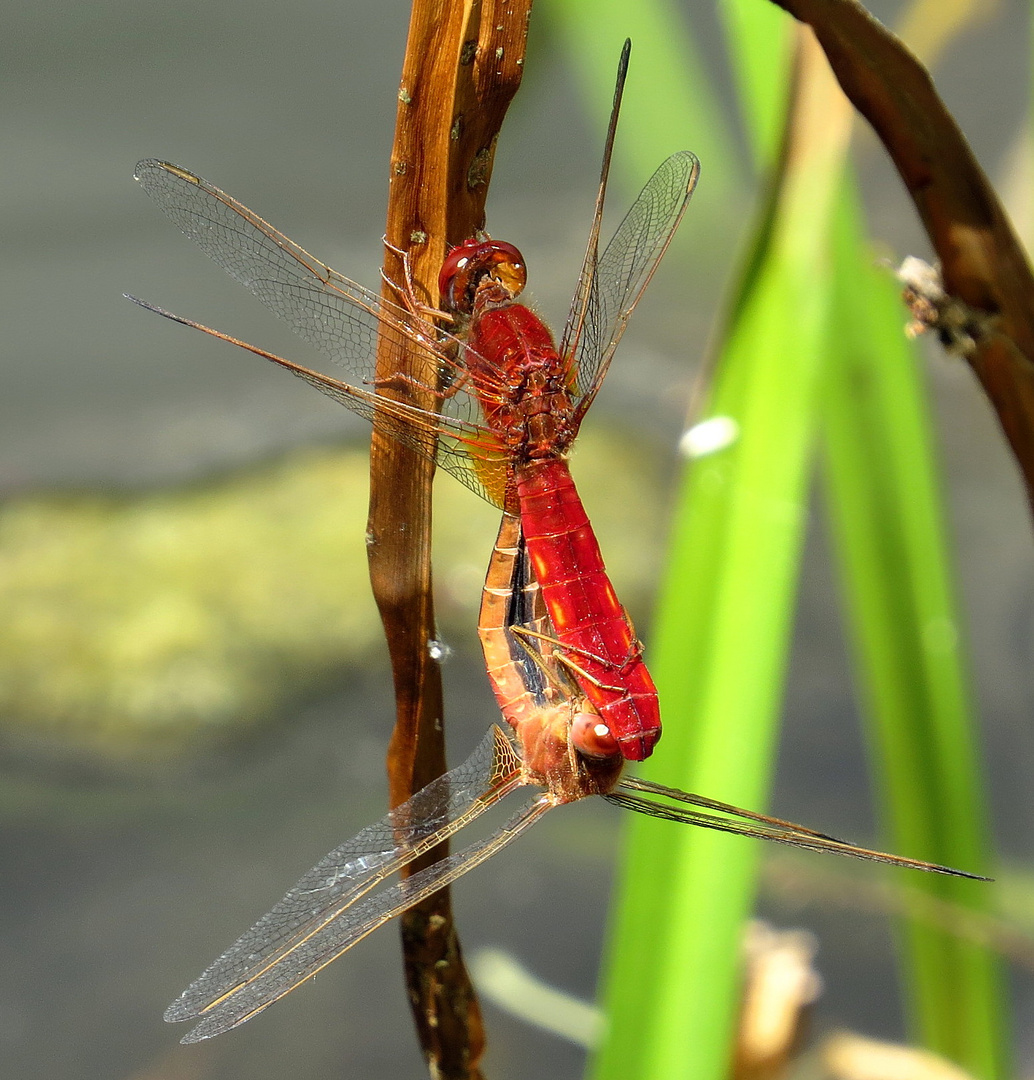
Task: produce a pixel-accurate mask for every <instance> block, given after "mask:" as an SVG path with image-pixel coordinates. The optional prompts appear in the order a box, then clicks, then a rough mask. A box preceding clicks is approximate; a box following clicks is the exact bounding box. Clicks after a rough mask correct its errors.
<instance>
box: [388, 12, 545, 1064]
mask: <svg viewBox="0 0 1034 1080" xmlns="http://www.w3.org/2000/svg"><path fill="white" fill-rule="evenodd" d="M530 7H531V0H519V2H511V3H506V4H504V3H496V2H495V0H484V2H481V3H479V2H476V0H475V2H474V3H470V2H467V3H464V2H463V0H437V2H435V0H414V4H413V12H412V16H411V20H410V27H409V39H408V41H407V44H406V56H405V60H404V62H403V68H402V80H401V84H400V87H399V104H398V113H397V119H396V129H395V143H394V146H393V148H392V157H391V179H390V184H391V186H390V194H389V202H388V219H387V229H386V237H387V240H388V242H389V243H390V244H392V245H394V247H396V248H399V249H401V250H403V251H406V252H408V253H409V260H410V268H411V270H412V274H413V279H414V281H415V283H416V287H417V291H418V293H420V294H421V296H422V297H423V298H425V299H426V300H427V301H428V302H429V303H431V304H436V303H437V301H438V296H437V279H438V270H439V268H440V266H441V262H442V259H443V256H444V253H445V249H446V245H447V244H452V243H456V242H458V241H459V240H462V239H465V238H466V237H468V236H470V235H472V234H473V233H474V231H475V230H476V229H477V228H479V227H481V226H482V225H483V223H484V206H485V196H486V194H487V190H488V180H489V177H490V176H491V171H492V159H493V155H494V151H495V142H496V138H497V136H498V133H499V128H500V125H501V124H502V120H503V116H504V115H505V113H506V108H507V106H508V105H509V102H510V100H511V99H512V97H513V95H514V93H515V92H516V90H517V87H518V85H519V83H520V77H521V71H522V65H523V62H524V50H525V42H526V38H527V27H528V18H529V14H530ZM385 274H386V278H387V280H389V281H395V282H400V281H402V280H403V267H402V263H401V259H400V258H399V257H398V256H397V255H396V254H394V253H393V252H392V251H391V250H388V251H387V252H386V258H385ZM385 296H386V297H387V298H388V299H390V300H392V301H394V302H396V303H397V302H398V300H399V295H398V293H397V292H396V291H395V290H394V289H392V288H390V287H387V286H386V287H385ZM421 364H426V361H423V360H421V358H420V357H417V356H413V355H410V354H406V353H404V352H403V351H401V350H400V349H397V348H392V347H390V343H386V342H382V343H381V347H380V350H379V353H378V358H377V365H378V366H377V373H378V377H379V379H387V378H388V377H390V376H393V375H397V374H399V373H403V374H407V375H411V376H412V377H413V378H414V380H415V381H422V382H423V383H424V384H425V385H427V384H431V385H433V383H434V380H435V378H436V376H437V372H433V371H427V370H425V369H424V368H423V367H421ZM399 385H400V383H399V380H398V379H395V380H393V387H394V388H395V389H392V391H391V394H392V396H394V397H397V398H399V399H401V400H408V401H412V402H415V403H417V404H420V405H423V406H424V407H432V403H431V402H430V401H428V400H421V396H420V394H419V393H418V392H417V391H416V390H415V389H411V390H409V391H408V392H407V391H405V390H400V389H397V388H398V387H399ZM403 385H405V384H403ZM425 397H426V395H425ZM370 469H371V473H370V516H369V523H368V530H367V544H368V552H369V561H370V579H371V583H372V586H373V592H374V597H375V599H376V601H377V606H378V608H379V610H380V614H381V619H382V621H383V623H384V630H385V635H386V637H387V641H388V650H389V653H390V657H391V664H392V671H393V675H394V683H395V699H396V722H395V729H394V732H393V733H392V738H391V745H390V747H389V751H388V783H389V793H390V801H391V805H392V806H397V805H398V804H399V803H401V802H403V801H405V800H406V799H408V798H409V797H410V795H412V794H413V793H414V792H416V791H419V790H420V788H422V787H424V786H425V785H426V784H427V783H428V782H429V781H430V780H432V779H434V778H435V777H436V776H439V775H440V774H441V773H443V772H444V771H445V767H446V766H445V745H444V730H443V724H442V686H441V674H440V671H439V668H438V662H437V660H436V659H435V658H434V657H433V656H432V651H431V647H430V646H431V642H432V641H433V640H434V638H435V637H436V627H435V618H434V607H433V601H432V594H431V551H430V527H431V480H432V476H433V471H434V470H433V466H432V465H431V464H430V463H429V461H428V460H426V459H425V458H423V457H421V456H419V455H418V454H416V453H414V452H413V451H411V450H409V449H407V448H405V447H402V446H400V445H399V444H398V443H396V442H394V441H393V440H392V439H391V438H390V437H389V436H387V435H386V434H385V433H384V432H382V431H380V430H379V429H378V428H377V426H376V424H375V426H374V435H373V443H372V451H371V462H370ZM443 854H444V853H443V852H442V851H441V849H436V850H435V851H433V852H431V853H429V854H428V855H427V856H426V857H425V859H424V860H423V861H418V862H416V863H414V864H413V865H412V866H411V867H410V868H409V872H410V873H413V872H415V871H417V870H419V869H421V868H422V867H423V866H425V865H428V864H429V863H431V862H434V861H436V860H437V859H439V858H440V857H441V856H442V855H443ZM402 939H403V952H404V962H405V969H406V984H407V989H408V992H409V997H410V1003H411V1006H412V1009H413V1014H414V1017H415V1020H416V1026H417V1034H418V1037H419V1039H420V1044H421V1047H422V1049H423V1051H424V1054H425V1056H426V1058H427V1062H428V1067H429V1069H430V1071H431V1074H432V1076H435V1077H442V1078H445V1080H452V1078H457V1080H458V1078H467V1077H478V1076H480V1071H479V1059H480V1057H481V1054H482V1051H483V1048H484V1033H483V1030H482V1025H481V1014H480V1009H479V1007H478V1004H477V999H476V998H475V996H474V991H473V988H472V986H471V984H470V979H469V976H468V975H467V972H466V969H465V968H464V966H463V961H462V958H461V955H460V947H459V942H458V939H457V937H456V932H455V929H454V927H453V923H452V916H451V910H450V903H449V896H448V893H447V891H442V892H441V893H438V894H437V895H435V896H433V897H431V898H430V899H429V900H428V901H426V902H425V903H424V904H421V905H419V906H418V907H416V908H414V909H412V910H411V911H409V912H407V913H406V914H404V915H403V916H402Z"/></svg>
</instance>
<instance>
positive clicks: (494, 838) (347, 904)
mask: <svg viewBox="0 0 1034 1080" xmlns="http://www.w3.org/2000/svg"><path fill="white" fill-rule="evenodd" d="M541 600H542V597H541V594H540V593H539V590H538V585H537V584H536V582H535V579H534V574H533V572H532V570H531V568H530V560H529V558H528V555H527V551H526V549H525V546H524V544H523V542H522V538H521V536H520V521H519V519H518V518H517V517H515V516H511V515H508V516H506V517H504V519H503V524H502V528H501V530H500V535H499V539H498V541H497V543H496V548H495V551H494V553H493V558H492V562H491V564H490V567H489V575H488V579H487V581H486V584H485V591H484V594H483V600H482V609H481V618H480V634H481V638H482V643H483V646H484V651H485V659H486V662H487V667H488V671H489V676H490V678H491V680H492V684H493V689H494V690H495V693H496V696H497V699H498V701H499V703H500V706H501V708H502V710H503V715H504V717H505V718H506V720H507V721H508V722H509V723H510V724H511V725H512V726H513V727H514V734H515V736H516V742H517V745H515V744H514V741H512V740H511V738H510V737H509V736H507V735H506V734H504V732H503V731H502V730H501V729H500V728H499V727H496V726H495V725H493V726H492V728H491V729H490V730H489V732H488V734H487V735H486V736H485V737H484V739H483V740H482V741H481V743H480V744H479V745H478V747H477V748H476V749H475V750H474V752H473V754H471V756H470V757H469V758H468V759H467V760H466V761H465V762H463V764H462V765H459V766H457V767H456V768H455V769H453V770H452V771H451V772H448V773H446V774H445V775H444V776H441V777H439V778H438V779H437V780H434V781H432V782H431V783H430V784H428V785H427V787H425V788H424V789H423V790H421V791H420V792H418V793H417V794H416V795H414V796H413V797H412V798H411V799H409V800H408V801H407V802H405V803H403V804H402V805H401V806H399V807H397V808H396V809H394V810H392V811H391V812H390V813H389V814H388V815H387V816H386V817H384V818H382V819H381V820H380V821H378V822H377V823H376V824H374V825H370V826H368V827H367V828H365V829H363V830H362V832H360V833H359V834H358V835H357V836H354V837H353V838H352V839H351V840H349V841H347V842H346V843H344V844H342V845H341V846H340V847H339V848H336V849H335V850H334V851H332V852H330V854H329V855H327V856H326V857H324V858H323V859H321V860H320V862H319V863H317V864H316V866H314V867H313V868H312V869H311V870H310V871H309V872H308V873H307V874H305V876H304V877H302V879H301V880H300V881H299V882H298V883H297V884H296V885H295V886H294V888H293V889H291V890H290V892H288V894H287V895H286V896H285V897H284V898H283V899H282V900H281V901H280V902H279V903H278V904H277V905H276V906H275V907H274V908H273V909H272V910H271V911H270V912H268V913H267V914H266V915H264V916H263V917H262V918H261V919H260V920H259V921H258V922H257V923H256V924H255V925H254V926H253V927H252V928H251V929H250V930H249V931H248V932H247V933H246V934H244V935H243V936H242V937H241V938H240V939H239V940H238V941H237V942H236V943H235V944H234V945H232V946H230V948H229V949H228V950H227V951H226V952H225V953H223V955H222V956H220V957H219V959H218V960H216V961H215V963H213V964H212V965H211V966H210V967H209V968H208V969H207V970H206V971H205V972H204V973H203V974H202V975H201V976H200V978H198V979H197V980H196V981H195V982H194V983H192V984H191V985H190V986H189V987H188V988H187V989H186V990H185V991H184V992H183V993H182V994H181V995H180V997H179V998H177V999H176V1001H175V1002H173V1004H172V1005H170V1006H169V1008H168V1010H166V1013H165V1019H166V1020H169V1021H179V1020H193V1021H199V1022H198V1023H197V1025H196V1026H195V1027H194V1028H193V1029H192V1030H191V1031H190V1032H189V1033H188V1034H187V1035H186V1036H185V1037H184V1039H183V1042H185V1043H191V1042H199V1041H201V1040H202V1039H207V1038H211V1037H212V1036H214V1035H219V1034H221V1033H222V1032H224V1031H229V1030H230V1029H231V1028H235V1027H238V1026H239V1025H240V1024H243V1023H245V1022H246V1021H248V1020H250V1019H251V1018H252V1017H253V1016H255V1015H257V1014H258V1013H260V1012H262V1011H263V1010H264V1009H266V1008H268V1006H270V1005H271V1004H273V1002H274V1001H276V1000H277V999H278V998H281V997H283V995H284V994H287V993H289V992H290V991H291V990H293V989H294V988H295V987H297V986H298V985H299V984H300V983H302V982H304V981H305V980H306V979H308V978H310V977H311V976H313V975H315V974H316V973H317V972H318V971H320V970H321V969H322V968H323V967H325V966H326V965H327V964H329V963H330V962H331V961H332V960H334V959H336V958H337V957H338V956H340V955H341V953H343V952H345V951H346V950H347V949H350V948H351V947H352V946H353V945H355V944H356V943H357V942H358V941H360V940H362V938H364V937H366V935H367V934H370V933H372V932H373V931H374V930H376V929H377V928H378V927H379V926H381V925H383V924H384V923H385V922H387V921H388V920H389V919H392V918H394V917H395V916H396V915H399V914H401V913H402V912H403V911H405V910H406V909H407V908H409V907H412V906H413V905H414V904H417V903H419V902H420V901H421V900H423V899H424V898H426V897H427V896H430V895H431V894H432V893H434V892H436V891H437V890H438V889H440V888H442V887H443V886H445V885H448V884H450V883H451V882H453V881H455V880H456V879H457V878H459V877H460V876H461V875H463V874H465V873H467V871H469V870H472V869H473V868H474V867H475V866H478V865H479V864H480V863H482V862H484V861H485V860H486V859H488V858H491V856H492V855H494V854H495V853H496V852H497V851H499V850H501V849H502V848H503V847H505V846H506V845H507V844H509V843H510V841H512V840H513V839H515V838H516V837H517V836H518V835H519V834H520V833H521V832H523V831H524V830H525V829H526V828H528V827H529V826H530V825H532V824H534V823H535V822H536V821H538V820H539V818H540V817H542V815H543V814H544V813H546V811H548V810H550V809H552V808H553V807H555V806H559V805H561V804H563V803H569V802H574V801H576V800H577V799H581V798H585V797H587V796H589V795H602V796H603V797H604V798H605V799H607V800H608V801H610V802H613V803H616V804H617V805H619V806H624V807H626V808H628V809H630V810H635V811H638V812H639V813H643V814H649V815H651V816H653V817H659V818H664V819H666V820H669V821H677V822H682V823H684V824H689V825H699V826H703V827H704V828H708V829H717V830H719V831H722V832H729V833H735V834H738V835H742V836H753V837H758V838H761V839H766V840H774V841H776V842H778V843H784V844H792V845H794V846H796V847H801V848H808V849H810V850H813V851H829V852H835V853H839V854H842V855H851V856H854V857H856V858H860V859H869V860H873V861H876V862H884V863H890V864H892V865H895V866H907V867H913V868H915V869H920V870H928V871H933V872H935V873H942V874H952V875H957V876H960V877H976V875H973V874H967V873H964V872H962V871H958V870H952V869H949V868H947V867H943V866H937V865H935V864H932V863H925V862H919V861H917V860H914V859H906V858H901V857H898V856H896V855H888V854H884V853H883V852H878V851H870V850H868V849H866V848H860V847H855V846H853V845H851V844H847V843H845V842H843V841H841V840H837V839H835V838H833V837H831V836H827V835H825V834H823V833H819V832H815V831H814V830H812V829H808V828H805V827H804V826H802V825H795V824H793V823H791V822H787V821H782V820H780V819H779V818H773V817H768V816H766V815H764V814H756V813H753V812H751V811H749V810H742V809H740V808H738V807H735V806H730V805H729V804H727V803H721V802H717V801H715V800H713V799H707V798H704V797H702V796H699V795H693V794H689V793H687V792H684V791H678V790H676V789H673V788H667V787H662V786H661V785H659V784H653V783H650V782H649V781H646V780H640V779H637V778H634V777H624V778H622V777H621V769H622V767H623V764H624V759H623V758H622V756H621V754H620V752H618V751H617V750H616V749H614V748H613V747H612V746H610V747H609V748H608V747H605V746H604V747H601V752H600V753H599V754H596V755H592V756H589V755H585V754H583V753H582V752H581V751H579V750H578V749H577V748H576V746H575V743H574V739H573V733H574V732H575V731H577V730H578V729H579V728H583V729H586V728H587V729H590V732H591V729H592V728H594V727H602V728H603V730H604V732H605V731H606V727H605V725H604V724H603V722H602V720H601V718H600V716H599V714H598V713H597V712H596V711H595V709H594V706H593V704H592V702H591V701H589V700H588V697H587V696H586V695H585V694H584V692H583V691H582V690H581V688H580V685H579V683H578V682H577V681H576V680H575V679H574V678H573V677H572V673H571V671H570V669H569V667H568V666H567V665H566V664H565V663H564V662H563V661H562V660H561V659H560V658H559V656H558V654H557V651H556V648H555V647H554V646H553V645H552V634H551V632H550V631H551V628H550V626H549V623H548V618H547V617H546V615H545V612H544V609H543V605H542V603H541ZM539 646H541V648H539ZM608 749H609V753H607V752H605V751H606V750H608ZM529 788H531V789H532V790H531V792H530V793H529V792H528V789H529ZM515 792H521V793H522V800H523V801H522V802H521V803H520V805H519V806H518V808H517V809H516V811H515V812H514V813H513V815H512V816H511V817H510V818H509V819H508V820H507V821H505V822H504V823H503V824H502V825H500V826H499V827H498V828H497V829H496V830H495V831H494V832H492V833H491V835H489V836H488V837H486V838H485V839H483V840H480V841H477V842H476V843H474V844H472V845H470V846H469V847H466V848H464V849H463V850H462V851H458V852H456V853H455V854H452V855H448V856H446V857H445V858H443V859H441V860H440V861H438V862H436V863H434V864H433V865H432V866H429V867H427V868H425V869H423V870H420V871H419V872H417V873H416V874H413V875H412V876H411V877H408V878H405V879H402V880H397V881H394V882H392V883H389V878H391V877H392V876H393V875H394V874H395V873H396V872H397V871H398V870H399V869H401V868H402V867H404V866H406V865H408V864H409V863H410V862H412V861H413V860H414V859H416V858H417V857H418V856H420V855H422V854H424V853H426V852H428V851H430V850H431V849H432V848H434V847H435V846H437V845H438V844H439V843H441V842H442V841H443V840H446V839H448V838H449V837H451V836H453V835H454V834H456V833H457V832H459V831H460V830H461V829H463V828H464V827H465V826H467V825H468V824H470V823H471V822H473V821H474V820H475V819H477V818H478V817H480V816H481V815H482V814H483V813H485V811H487V810H489V809H490V808H492V807H493V806H495V805H496V804H498V803H500V802H501V801H502V800H503V799H505V798H506V797H507V796H509V795H511V794H513V793H515ZM647 796H650V798H648V797H647ZM979 880H984V879H979Z"/></svg>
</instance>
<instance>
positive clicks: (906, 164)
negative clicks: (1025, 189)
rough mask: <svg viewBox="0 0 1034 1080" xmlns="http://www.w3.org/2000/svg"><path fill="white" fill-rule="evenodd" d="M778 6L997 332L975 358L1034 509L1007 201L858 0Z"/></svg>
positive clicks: (1025, 285)
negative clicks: (812, 48)
mask: <svg viewBox="0 0 1034 1080" xmlns="http://www.w3.org/2000/svg"><path fill="white" fill-rule="evenodd" d="M773 2H775V3H777V4H778V5H779V6H780V7H782V8H784V9H785V10H786V11H788V12H790V13H791V14H792V15H794V16H795V17H796V18H798V19H800V20H801V21H802V22H806V23H808V24H809V25H810V26H811V27H812V28H813V29H814V31H815V35H816V37H817V38H818V40H819V42H820V44H821V45H822V48H823V50H824V51H825V53H826V56H827V58H828V60H829V63H830V66H831V67H832V68H833V72H834V74H835V75H836V77H837V80H838V81H839V83H840V85H841V87H842V88H843V90H844V92H845V93H846V94H847V96H848V97H849V98H850V99H851V101H852V102H853V104H854V106H855V108H857V109H858V111H859V112H860V113H861V114H862V115H863V116H864V117H865V118H866V119H867V120H868V121H869V123H870V124H871V125H872V126H873V128H874V129H875V131H876V134H877V135H878V136H879V137H880V139H881V140H882V142H883V144H884V146H885V147H886V149H887V152H888V153H889V154H890V156H891V158H892V159H893V161H894V164H895V166H896V167H897V170H898V172H899V173H900V174H901V178H902V180H904V182H905V186H906V187H907V188H908V191H909V194H910V195H911V196H912V200H913V202H914V203H915V205H916V209H917V210H918V211H919V215H920V217H921V218H922V221H923V225H924V226H925V228H926V231H927V234H928V235H929V237H930V241H931V243H932V244H933V246H934V249H935V250H936V252H937V255H938V258H939V259H940V263H941V272H942V274H943V278H944V287H945V290H946V291H947V293H948V294H949V296H951V297H952V298H954V299H955V300H957V301H958V302H960V303H961V304H962V305H964V306H965V307H966V308H968V309H970V310H972V311H973V312H974V314H975V322H976V324H977V325H979V326H981V327H987V326H988V325H990V329H989V330H986V331H984V332H981V333H979V334H978V335H977V338H976V342H975V345H974V347H973V349H972V350H971V351H970V352H969V353H968V355H967V359H968V361H969V363H970V364H971V366H972V367H973V370H974V371H975V372H976V375H977V377H978V378H979V380H980V382H981V384H982V385H983V387H984V390H985V392H986V393H987V395H988V397H989V398H990V399H991V402H992V404H993V405H994V407H995V409H996V411H997V413H998V418H999V420H1000V422H1001V425H1002V428H1003V429H1004V431H1005V434H1006V437H1007V438H1008V440H1009V443H1010V445H1011V446H1012V450H1013V453H1014V454H1015V455H1016V459H1017V461H1018V462H1019V465H1020V469H1021V470H1022V472H1023V476H1024V479H1025V481H1026V484H1027V493H1028V499H1029V500H1030V501H1031V502H1032V505H1034V276H1032V274H1031V269H1030V265H1029V263H1028V262H1027V258H1026V256H1025V254H1024V252H1023V249H1022V247H1021V245H1020V243H1019V241H1018V240H1017V238H1016V235H1015V233H1014V232H1013V229H1012V226H1011V225H1010V223H1009V220H1008V218H1007V217H1006V214H1005V211H1004V209H1003V208H1002V206H1001V203H1000V202H999V200H998V196H997V195H996V193H995V191H994V189H993V188H992V186H991V184H990V182H989V181H988V179H987V177H986V176H985V175H984V172H983V170H982V169H981V168H980V165H979V164H978V162H977V160H976V158H975V157H974V156H973V152H972V150H971V149H970V147H969V144H968V143H967V142H966V139H965V137H964V136H963V134H962V132H961V131H960V130H959V127H958V125H957V124H956V123H955V120H954V119H953V117H952V116H951V114H950V113H949V112H948V109H947V107H946V106H945V104H944V102H943V101H942V100H941V99H940V97H939V96H938V94H937V91H936V89H935V88H934V85H933V81H932V80H931V78H930V75H929V73H928V72H927V71H926V69H925V68H924V67H923V66H922V64H920V63H919V61H918V60H917V59H916V58H915V57H914V56H913V55H912V54H911V53H910V52H909V51H908V49H906V48H905V46H904V45H903V44H902V42H901V41H900V40H899V39H898V38H897V37H895V36H894V35H893V34H892V33H891V32H890V31H889V30H887V29H886V28H885V27H884V26H882V25H881V24H880V23H879V22H877V21H876V20H875V19H874V18H873V17H872V16H871V15H870V14H869V13H868V11H866V9H865V8H864V7H863V6H862V5H861V4H860V3H858V2H857V0H773ZM984 316H990V317H991V321H990V323H988V321H987V320H986V319H985V318H984Z"/></svg>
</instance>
